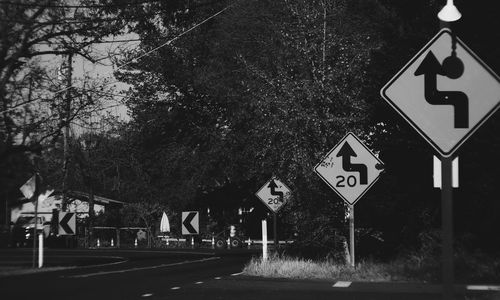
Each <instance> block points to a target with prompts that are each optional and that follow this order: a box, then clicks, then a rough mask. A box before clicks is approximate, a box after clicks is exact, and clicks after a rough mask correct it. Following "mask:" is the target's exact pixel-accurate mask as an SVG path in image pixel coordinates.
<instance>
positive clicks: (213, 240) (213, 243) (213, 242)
mask: <svg viewBox="0 0 500 300" xmlns="http://www.w3.org/2000/svg"><path fill="white" fill-rule="evenodd" d="M212 249H215V237H214V236H213V235H212Z"/></svg>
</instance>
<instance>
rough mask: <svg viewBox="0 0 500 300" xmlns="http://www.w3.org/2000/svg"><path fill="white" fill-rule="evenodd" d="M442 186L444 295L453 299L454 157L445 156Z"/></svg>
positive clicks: (443, 159)
mask: <svg viewBox="0 0 500 300" xmlns="http://www.w3.org/2000/svg"><path fill="white" fill-rule="evenodd" d="M441 161H442V180H441V181H442V188H441V222H442V227H443V229H442V230H443V253H442V255H443V295H444V297H445V299H453V282H454V274H453V273H454V266H453V199H452V197H453V196H452V193H453V187H452V182H451V181H452V178H451V177H452V158H450V157H443V158H442V159H441Z"/></svg>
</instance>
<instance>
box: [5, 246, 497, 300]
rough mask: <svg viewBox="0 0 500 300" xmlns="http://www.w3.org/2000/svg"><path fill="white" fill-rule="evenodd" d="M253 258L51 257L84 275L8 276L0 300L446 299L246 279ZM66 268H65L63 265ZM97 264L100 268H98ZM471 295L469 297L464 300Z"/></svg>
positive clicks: (386, 287) (394, 288)
mask: <svg viewBox="0 0 500 300" xmlns="http://www.w3.org/2000/svg"><path fill="white" fill-rule="evenodd" d="M251 255H252V253H250V252H246V251H238V252H234V251H233V252H230V251H224V252H211V251H210V250H209V251H204V252H198V251H189V250H176V251H149V250H116V249H115V250H51V251H48V253H47V260H48V262H49V265H50V264H52V265H56V264H57V265H66V266H70V265H74V264H77V263H78V264H80V265H83V266H82V267H78V268H68V269H64V270H58V271H51V272H42V273H35V274H24V275H16V276H5V274H4V276H1V273H0V276H1V277H0V298H1V299H5V300H10V299H15V300H18V299H19V300H22V299H30V300H33V299H50V300H57V299H61V300H62V299H65V300H66V299H96V300H100V299H106V300H109V299H162V300H167V299H168V300H170V299H187V300H189V299H228V300H229V299H231V300H232V299H238V300H242V299H243V300H245V299H259V300H264V299H273V300H274V299H287V300H290V299H291V300H293V299H297V300H299V299H300V300H302V299H307V298H312V299H314V300H319V299H340V300H342V299H346V300H347V299H349V300H353V299H358V300H359V299H366V300H368V299H380V300H387V299H404V300H412V299H425V300H428V299H441V294H440V286H437V285H426V284H411V283H349V282H332V281H317V280H285V279H263V278H256V277H249V276H243V275H242V274H241V270H242V269H243V266H244V264H245V263H246V262H247V261H248V260H249V258H250V257H251ZM29 258H30V252H29V251H28V250H24V251H23V250H9V251H7V250H1V251H0V266H3V267H4V268H5V267H7V268H8V267H9V264H11V263H9V262H12V261H15V260H17V263H20V262H24V263H25V264H29ZM58 260H59V262H57V261H58ZM91 263H99V264H100V265H98V266H91V265H89V264H91ZM457 290H459V292H460V296H459V297H458V298H457V299H468V300H469V299H500V296H499V294H498V292H487V293H485V292H483V291H470V290H469V291H466V290H465V288H464V286H460V287H457ZM465 294H467V297H466V296H465Z"/></svg>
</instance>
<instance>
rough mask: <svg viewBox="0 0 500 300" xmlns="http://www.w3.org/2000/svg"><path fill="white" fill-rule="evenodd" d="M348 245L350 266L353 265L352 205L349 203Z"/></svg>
mask: <svg viewBox="0 0 500 300" xmlns="http://www.w3.org/2000/svg"><path fill="white" fill-rule="evenodd" d="M349 247H350V250H349V252H351V267H353V268H354V267H355V266H356V264H355V260H354V257H355V256H354V205H349Z"/></svg>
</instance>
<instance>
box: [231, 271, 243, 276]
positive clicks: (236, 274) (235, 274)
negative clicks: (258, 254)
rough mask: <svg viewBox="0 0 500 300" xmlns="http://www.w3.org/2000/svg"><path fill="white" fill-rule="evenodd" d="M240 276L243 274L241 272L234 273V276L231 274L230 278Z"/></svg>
mask: <svg viewBox="0 0 500 300" xmlns="http://www.w3.org/2000/svg"><path fill="white" fill-rule="evenodd" d="M241 274H243V272H239V273H234V274H231V276H238V275H241Z"/></svg>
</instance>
